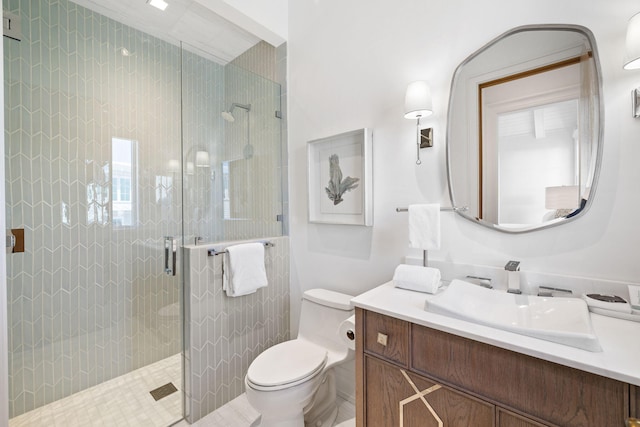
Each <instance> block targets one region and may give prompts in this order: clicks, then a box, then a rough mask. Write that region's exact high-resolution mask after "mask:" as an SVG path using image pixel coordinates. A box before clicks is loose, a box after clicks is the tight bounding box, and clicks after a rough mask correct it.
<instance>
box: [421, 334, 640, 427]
mask: <svg viewBox="0 0 640 427" xmlns="http://www.w3.org/2000/svg"><path fill="white" fill-rule="evenodd" d="M411 333H412V343H411V353H412V356H411V357H412V359H411V360H412V362H411V364H412V366H411V369H412V370H415V371H416V372H419V373H423V374H425V375H427V376H429V377H431V378H434V379H436V380H438V381H442V382H443V383H445V384H449V385H453V386H455V387H457V388H460V389H462V390H465V391H469V392H472V393H474V394H476V395H480V396H483V397H486V398H487V400H489V401H493V402H499V403H500V404H501V405H504V406H505V407H508V408H513V409H515V410H517V411H519V412H522V413H527V414H530V415H531V416H532V417H534V418H537V419H540V420H545V423H550V424H556V425H561V426H572V427H578V426H582V427H594V426H607V427H608V426H612V427H613V426H618V425H619V426H623V425H624V420H625V419H626V417H627V416H628V415H627V414H628V413H629V407H628V405H627V404H625V402H628V401H629V385H628V384H625V383H622V382H619V381H615V380H612V379H609V378H605V377H602V376H599V375H594V374H591V373H588V372H584V371H579V370H577V369H573V368H568V367H566V366H562V365H558V364H555V363H551V362H547V361H544V360H541V359H537V358H535V357H531V356H526V355H522V354H518V353H515V352H512V351H509V350H505V349H501V348H498V347H493V346H490V345H488V344H484V343H481V342H477V341H473V340H469V339H466V338H462V337H459V336H456V335H451V334H447V333H445V332H441V331H437V330H435V329H430V328H426V327H424V326H419V325H413V326H412V332H411ZM507 425H509V424H507ZM516 425H518V424H516Z"/></svg>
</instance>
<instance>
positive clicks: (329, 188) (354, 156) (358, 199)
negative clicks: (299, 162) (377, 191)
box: [307, 128, 373, 227]
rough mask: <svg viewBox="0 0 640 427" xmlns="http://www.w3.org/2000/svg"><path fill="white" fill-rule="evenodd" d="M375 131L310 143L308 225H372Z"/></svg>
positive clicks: (342, 134) (308, 157)
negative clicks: (309, 223)
mask: <svg viewBox="0 0 640 427" xmlns="http://www.w3.org/2000/svg"><path fill="white" fill-rule="evenodd" d="M372 149H373V130H372V129H370V128H362V129H357V130H354V131H350V132H345V133H341V134H339V135H333V136H329V137H326V138H321V139H316V140H313V141H309V142H308V143H307V159H308V180H307V181H308V202H309V203H308V207H309V222H311V223H319V224H344V225H361V226H367V227H370V226H372V225H373V157H372V156H373V154H372Z"/></svg>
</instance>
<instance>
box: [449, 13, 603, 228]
mask: <svg viewBox="0 0 640 427" xmlns="http://www.w3.org/2000/svg"><path fill="white" fill-rule="evenodd" d="M601 92H602V84H601V76H600V64H599V62H598V54H597V49H596V44H595V39H594V37H593V35H592V33H591V32H590V31H589V30H588V29H586V28H584V27H579V26H560V25H539V26H527V27H519V28H515V29H513V30H511V31H508V32H507V33H505V34H503V35H501V36H500V37H498V38H496V39H495V40H493V41H492V42H490V43H489V44H487V45H486V46H484V47H482V48H481V49H480V50H478V51H477V52H475V53H474V54H472V55H471V56H470V57H469V58H467V59H466V60H465V61H464V62H463V63H462V64H460V65H459V66H458V68H457V69H456V71H455V74H454V76H453V82H452V85H451V97H450V100H449V117H448V128H447V169H448V178H449V191H450V195H451V202H452V204H453V206H454V207H455V208H456V211H457V212H458V213H459V214H460V215H462V216H464V217H465V218H467V219H469V220H471V221H473V222H476V223H478V224H481V225H484V226H487V227H491V228H493V229H496V230H500V231H505V232H511V233H518V232H526V231H531V230H537V229H540V228H544V227H549V226H554V225H559V224H564V223H566V222H567V221H570V220H572V219H575V218H577V217H579V216H581V215H584V214H585V212H586V211H587V209H588V208H589V206H590V203H591V200H592V198H593V195H594V191H595V186H596V181H597V177H598V172H599V166H600V157H601V151H602V120H603V107H602V102H601Z"/></svg>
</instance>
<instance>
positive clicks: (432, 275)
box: [393, 264, 440, 294]
mask: <svg viewBox="0 0 640 427" xmlns="http://www.w3.org/2000/svg"><path fill="white" fill-rule="evenodd" d="M393 283H394V285H395V286H396V288H402V289H409V290H411V291H418V292H426V293H428V294H435V293H436V292H437V291H438V288H439V287H440V270H438V269H437V268H432V267H421V266H419V265H407V264H400V265H399V266H397V267H396V271H395V272H394V273H393Z"/></svg>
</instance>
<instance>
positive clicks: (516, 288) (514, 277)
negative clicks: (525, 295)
mask: <svg viewBox="0 0 640 427" xmlns="http://www.w3.org/2000/svg"><path fill="white" fill-rule="evenodd" d="M504 269H505V270H507V275H508V278H507V283H508V289H507V292H509V293H511V294H521V293H522V291H521V290H520V273H519V272H520V261H509V262H508V263H507V265H505V266H504Z"/></svg>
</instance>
